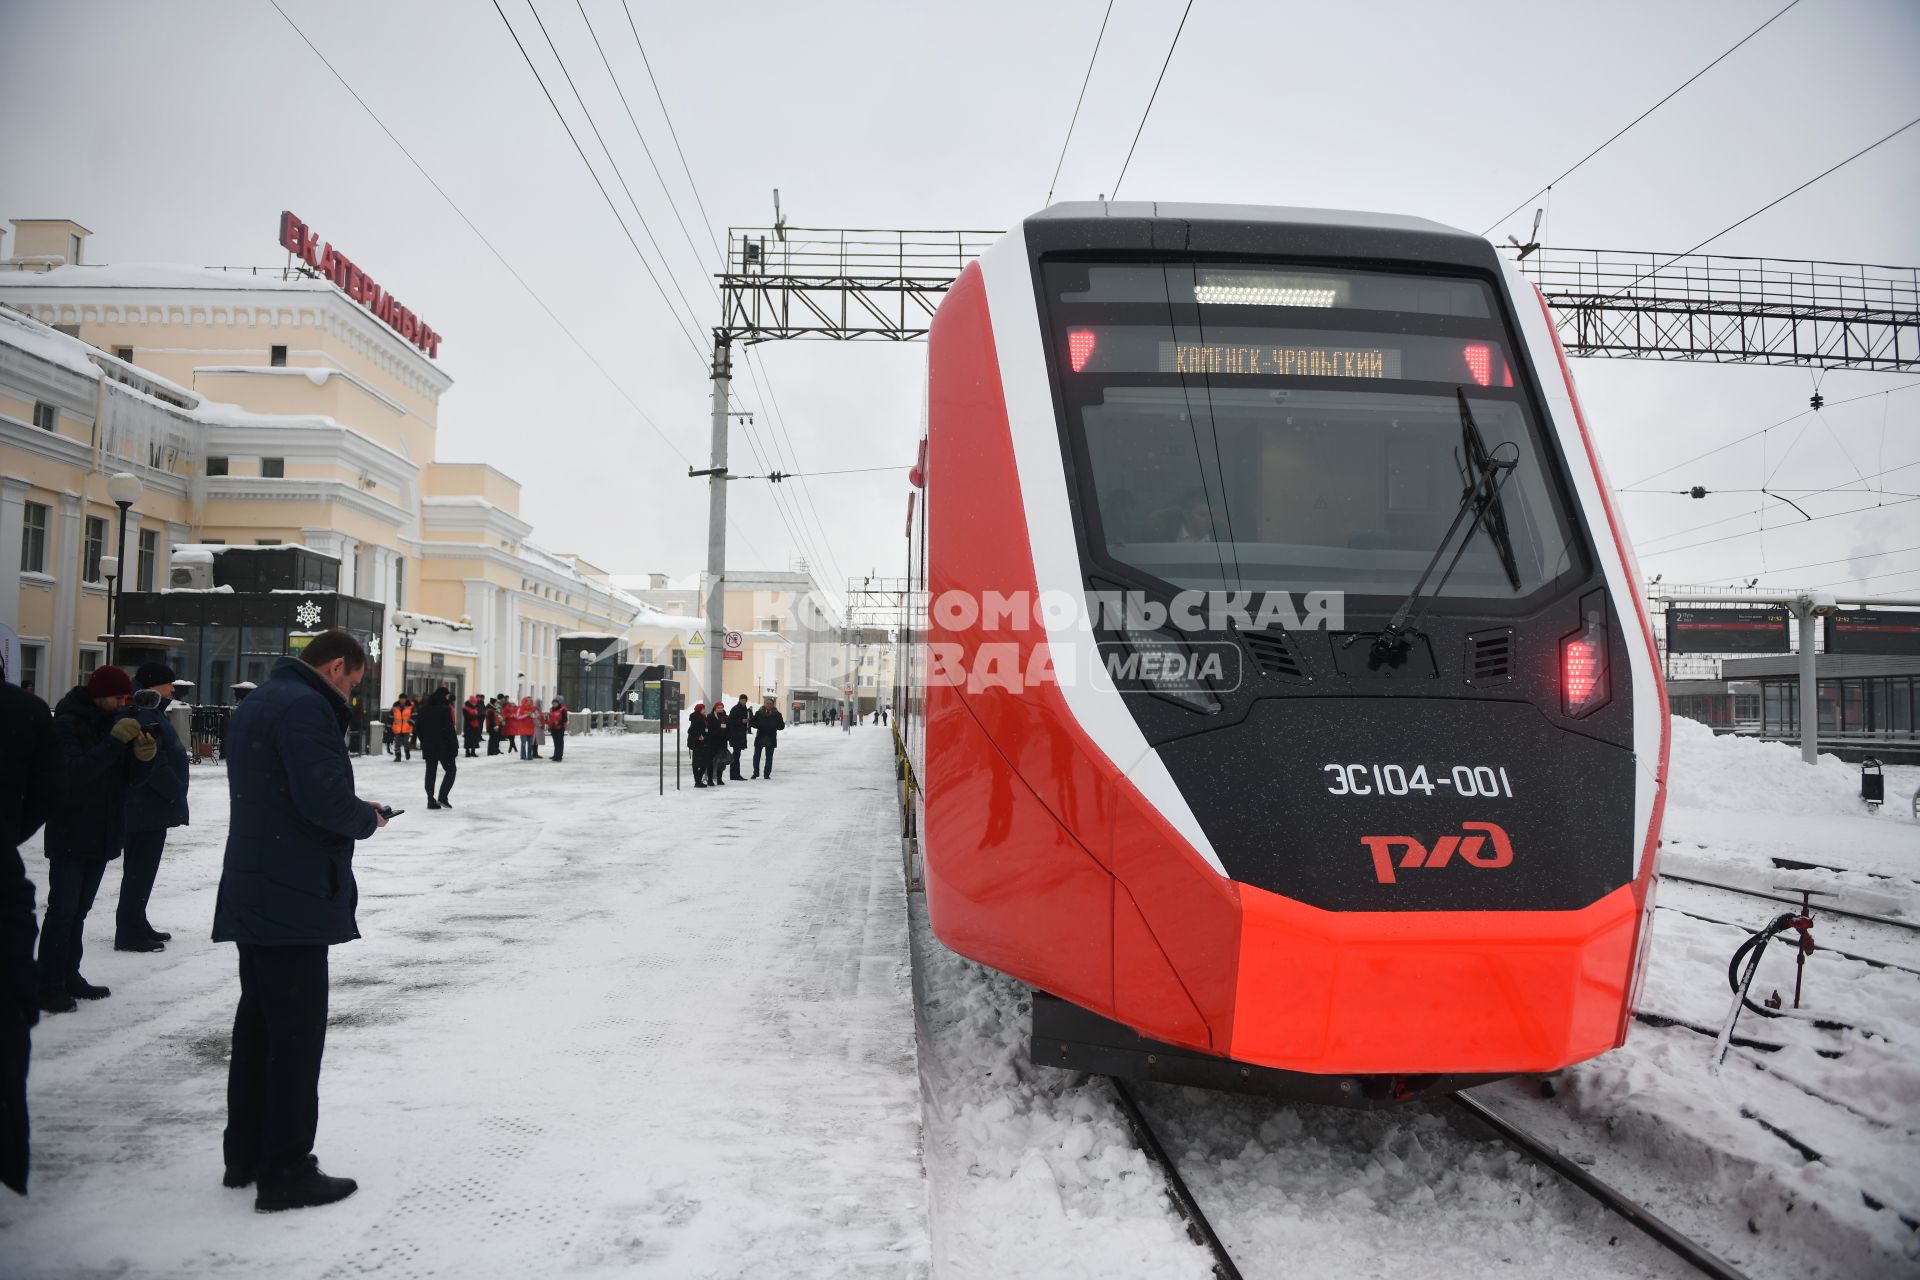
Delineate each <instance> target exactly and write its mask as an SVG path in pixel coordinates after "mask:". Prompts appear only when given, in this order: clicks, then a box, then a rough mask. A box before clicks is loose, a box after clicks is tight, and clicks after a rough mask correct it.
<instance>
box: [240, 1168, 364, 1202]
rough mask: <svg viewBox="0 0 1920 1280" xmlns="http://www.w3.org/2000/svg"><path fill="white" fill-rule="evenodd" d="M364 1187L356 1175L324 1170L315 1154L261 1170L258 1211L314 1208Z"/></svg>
mask: <svg viewBox="0 0 1920 1280" xmlns="http://www.w3.org/2000/svg"><path fill="white" fill-rule="evenodd" d="M359 1189H360V1184H359V1183H357V1182H355V1181H354V1180H353V1179H352V1178H332V1177H328V1176H327V1175H326V1174H325V1173H322V1172H321V1171H320V1162H319V1161H318V1160H316V1159H314V1158H313V1157H312V1156H308V1157H307V1158H306V1159H304V1160H300V1161H297V1162H295V1163H294V1164H292V1165H289V1166H287V1167H285V1168H281V1169H271V1170H269V1169H262V1170H261V1171H260V1190H259V1191H258V1192H257V1193H255V1195H254V1198H253V1209H254V1212H255V1213H279V1212H280V1211H281V1210H283V1209H312V1208H316V1207H318V1206H320V1205H323V1204H332V1203H334V1202H335V1201H337V1200H345V1199H346V1198H347V1197H348V1196H350V1195H352V1194H353V1193H354V1192H356V1191H358V1190H359Z"/></svg>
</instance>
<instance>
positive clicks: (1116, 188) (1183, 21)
mask: <svg viewBox="0 0 1920 1280" xmlns="http://www.w3.org/2000/svg"><path fill="white" fill-rule="evenodd" d="M1192 12H1193V0H1187V7H1186V8H1185V9H1182V10H1181V11H1180V25H1179V26H1177V27H1175V28H1174V30H1173V40H1172V42H1171V43H1170V44H1168V45H1167V57H1166V61H1164V62H1162V63H1161V64H1160V74H1159V75H1158V76H1156V77H1155V78H1154V81H1153V92H1152V93H1150V94H1148V95H1147V109H1146V110H1145V111H1142V112H1141V113H1140V126H1139V128H1137V129H1135V130H1134V131H1133V141H1132V142H1131V143H1129V144H1128V145H1127V158H1126V159H1125V160H1124V161H1122V162H1121V164H1120V176H1119V177H1117V178H1115V179H1114V180H1113V197H1112V198H1113V199H1115V200H1118V199H1119V198H1120V184H1121V183H1122V182H1125V181H1126V179H1127V167H1128V166H1129V165H1131V164H1132V163H1133V149H1134V148H1135V147H1137V146H1139V145H1140V135H1141V133H1143V132H1145V130H1146V127H1147V117H1148V116H1150V115H1152V114H1153V104H1154V100H1155V99H1157V98H1158V97H1159V96H1160V82H1161V81H1162V80H1165V79H1166V78H1167V68H1168V67H1169V66H1171V65H1172V64H1173V51H1174V50H1175V49H1177V48H1179V47H1180V33H1181V32H1182V31H1185V30H1186V29H1187V15H1188V14H1190V13H1192Z"/></svg>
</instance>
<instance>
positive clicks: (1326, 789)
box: [1159, 696, 1634, 911]
mask: <svg viewBox="0 0 1920 1280" xmlns="http://www.w3.org/2000/svg"><path fill="white" fill-rule="evenodd" d="M1159 750H1160V756H1161V759H1162V760H1164V761H1165V762H1166V766H1167V768H1168V770H1169V772H1171V773H1172V774H1173V777H1174V780H1175V781H1176V782H1177V783H1178V784H1179V786H1180V789H1181V791H1182V793H1183V794H1184V795H1186V796H1187V797H1188V800H1189V803H1190V804H1192V806H1193V809H1194V812H1195V814H1196V816H1197V817H1198V818H1199V821H1200V823H1201V825H1202V827H1203V828H1204V829H1205V831H1206V834H1207V838H1208V840H1209V841H1210V842H1211V843H1212V845H1213V849H1214V851H1215V853H1216V854H1218V855H1219V858H1220V860H1221V862H1222V864H1223V865H1224V866H1225V868H1226V871H1227V874H1228V875H1229V876H1231V877H1232V878H1233V879H1235V880H1237V881H1240V882H1242V883H1244V884H1250V885H1254V886H1256V887H1258V888H1261V889H1266V890H1268V891H1270V892H1272V893H1277V894H1280V895H1282V896H1283V897H1287V898H1292V899H1295V900H1297V901H1300V902H1304V903H1308V904H1310V905H1312V906H1316V907H1321V908H1324V909H1326V910H1331V911H1440V910H1449V911H1462V910H1489V911H1527V910H1532V911H1566V910H1575V909H1577V908H1580V907H1584V906H1587V905H1588V904H1590V903H1593V902H1595V901H1598V900H1599V899H1600V898H1602V897H1604V896H1605V895H1606V894H1607V893H1608V892H1610V891H1611V890H1613V889H1616V888H1618V887H1619V886H1621V885H1622V884H1625V883H1627V882H1628V881H1629V880H1631V879H1632V878H1633V855H1634V841H1633V832H1632V825H1633V794H1634V762H1633V755H1632V752H1630V751H1628V750H1627V749H1626V748H1624V747H1621V746H1616V745H1612V744H1609V743H1607V742H1603V741H1600V740H1598V739H1595V738H1592V737H1588V736H1586V735H1583V734H1578V733H1570V732H1567V731H1566V730H1565V729H1563V728H1562V727H1560V726H1559V725H1557V724H1555V723H1554V722H1553V720H1552V719H1550V718H1549V717H1547V716H1546V715H1543V714H1542V713H1541V712H1540V711H1539V710H1538V709H1537V708H1535V707H1533V706H1532V705H1530V704H1528V703H1526V702H1520V701H1481V700H1475V699H1462V698H1411V697H1394V698H1384V697H1366V696H1359V697H1339V696H1329V697H1314V696H1307V697H1289V698H1264V699H1261V700H1260V701H1259V702H1258V703H1256V704H1255V705H1254V707H1253V708H1252V710H1251V711H1250V713H1249V714H1248V715H1246V716H1245V717H1244V718H1243V719H1241V720H1239V721H1238V722H1237V723H1233V724H1229V725H1224V726H1222V727H1220V728H1218V729H1215V730H1211V731H1208V732H1204V733H1198V734H1193V735H1191V736H1188V737H1184V738H1179V739H1176V740H1173V741H1171V742H1167V743H1165V744H1163V745H1162V746H1161V747H1160V748H1159Z"/></svg>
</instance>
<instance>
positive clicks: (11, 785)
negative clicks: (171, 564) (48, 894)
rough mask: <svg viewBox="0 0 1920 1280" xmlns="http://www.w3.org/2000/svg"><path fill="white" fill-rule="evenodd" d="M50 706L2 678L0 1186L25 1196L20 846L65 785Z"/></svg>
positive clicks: (29, 969) (27, 977)
mask: <svg viewBox="0 0 1920 1280" xmlns="http://www.w3.org/2000/svg"><path fill="white" fill-rule="evenodd" d="M65 782H66V779H65V776H64V770H63V769H62V767H61V761H60V744H59V742H58V741H56V740H55V738H54V736H53V720H52V716H51V713H50V712H48V710H47V704H46V703H44V702H42V701H40V699H38V698H36V697H34V696H33V695H32V694H30V693H27V692H25V691H24V690H22V689H20V688H19V687H17V686H15V685H11V684H8V683H6V682H5V681H4V680H0V1183H4V1184H5V1185H7V1186H9V1187H12V1188H13V1189H14V1190H15V1191H18V1192H19V1193H20V1194H21V1195H25V1194H27V1060H28V1058H29V1057H30V1056H31V1054H32V1051H33V1044H32V1036H33V1025H34V1024H35V1023H36V1022H38V1021H39V1020H40V1001H39V984H38V983H37V982H35V980H34V973H33V942H34V937H35V935H36V934H38V933H39V929H38V928H37V927H36V926H35V924H34V920H33V882H32V881H31V880H29V879H27V869H26V867H25V866H24V865H23V864H22V863H21V861H20V846H21V845H22V844H25V843H26V841H27V840H28V839H29V838H30V837H31V836H32V835H33V833H34V832H36V831H38V830H39V829H40V824H41V823H42V822H45V821H46V818H47V814H48V813H49V812H50V811H51V810H52V809H53V807H54V805H55V804H57V803H58V802H59V799H60V793H61V790H62V789H63V787H64V786H65Z"/></svg>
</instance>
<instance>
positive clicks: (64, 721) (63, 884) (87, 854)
mask: <svg viewBox="0 0 1920 1280" xmlns="http://www.w3.org/2000/svg"><path fill="white" fill-rule="evenodd" d="M132 696H133V681H132V679H130V678H129V677H128V675H127V673H126V672H124V671H122V670H121V669H120V668H118V667H101V668H99V669H97V670H96V671H94V673H93V674H92V675H90V676H88V677H87V682H86V683H85V684H83V685H75V686H74V687H73V688H72V689H70V690H68V692H67V695H66V696H65V697H64V698H62V699H60V705H59V707H57V708H56V709H55V710H54V713H53V736H54V737H55V738H57V739H59V742H60V754H61V758H62V762H63V764H64V765H65V768H66V790H65V795H63V796H62V797H61V800H60V803H59V804H57V805H55V806H54V807H53V809H52V810H50V811H49V812H48V814H47V837H46V851H47V918H46V920H45V922H44V924H43V925H42V928H41V930H40V1008H41V1010H42V1011H43V1012H46V1013H66V1012H69V1011H70V1010H72V1009H73V1007H74V1003H73V1002H74V1000H75V999H76V998H78V999H81V1000H103V999H105V998H106V997H107V996H109V995H111V994H112V992H110V991H108V990H107V988H105V987H102V986H96V985H94V984H93V983H91V982H88V981H87V980H86V979H85V978H83V977H81V976H80V960H81V956H82V954H83V952H84V950H85V948H84V946H83V945H82V941H81V937H82V934H83V933H84V932H85V930H86V923H87V912H88V911H90V910H92V909H93V898H94V895H95V894H97V893H98V892H99V891H100V881H101V878H102V877H104V876H105V875H106V874H107V863H108V862H109V861H111V860H112V859H114V858H117V857H119V856H120V850H121V847H122V845H123V844H124V842H125V840H126V816H127V815H126V808H127V788H128V786H129V785H130V784H132V783H134V782H136V781H138V780H140V779H142V778H144V777H145V776H146V773H147V770H148V769H149V768H151V767H152V765H153V760H154V757H155V756H157V755H159V753H160V744H159V742H158V741H156V740H155V738H154V737H153V735H152V734H150V733H148V732H147V731H146V730H144V729H142V728H141V727H140V722H139V721H138V720H136V719H134V718H133V717H132V716H130V715H128V714H127V713H126V705H127V701H128V699H130V698H131V697H132Z"/></svg>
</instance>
